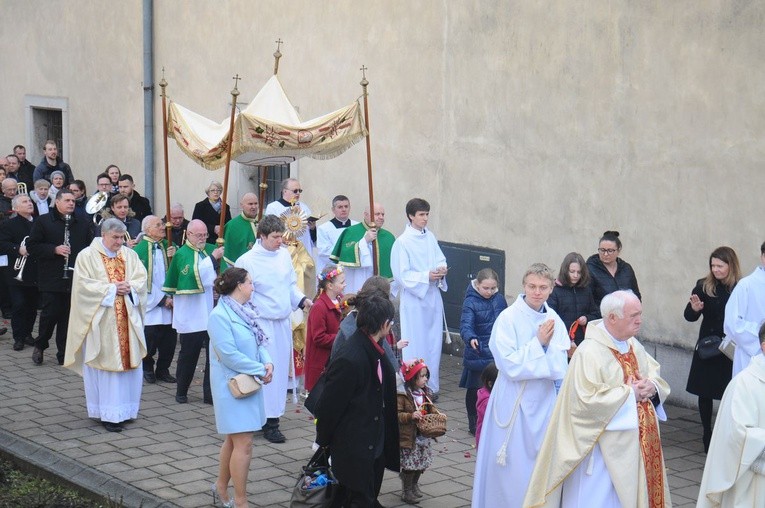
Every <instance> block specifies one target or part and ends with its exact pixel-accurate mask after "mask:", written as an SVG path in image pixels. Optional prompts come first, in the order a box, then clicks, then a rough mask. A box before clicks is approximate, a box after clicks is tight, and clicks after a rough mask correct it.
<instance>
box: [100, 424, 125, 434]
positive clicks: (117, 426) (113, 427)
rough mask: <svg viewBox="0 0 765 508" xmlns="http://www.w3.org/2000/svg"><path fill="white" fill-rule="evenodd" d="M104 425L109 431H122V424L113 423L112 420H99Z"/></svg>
mask: <svg viewBox="0 0 765 508" xmlns="http://www.w3.org/2000/svg"><path fill="white" fill-rule="evenodd" d="M101 423H102V424H103V425H104V428H105V429H106V430H108V431H109V432H122V424H121V423H113V422H101Z"/></svg>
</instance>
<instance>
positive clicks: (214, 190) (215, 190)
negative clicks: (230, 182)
mask: <svg viewBox="0 0 765 508" xmlns="http://www.w3.org/2000/svg"><path fill="white" fill-rule="evenodd" d="M208 192H211V193H212V192H215V193H216V194H220V193H221V192H223V191H222V190H220V189H210V190H209V191H208Z"/></svg>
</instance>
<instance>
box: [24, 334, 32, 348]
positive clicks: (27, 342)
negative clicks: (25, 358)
mask: <svg viewBox="0 0 765 508" xmlns="http://www.w3.org/2000/svg"><path fill="white" fill-rule="evenodd" d="M24 344H26V345H27V346H34V345H35V339H34V338H33V337H32V336H31V335H27V337H26V338H25V339H24Z"/></svg>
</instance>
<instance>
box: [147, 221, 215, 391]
mask: <svg viewBox="0 0 765 508" xmlns="http://www.w3.org/2000/svg"><path fill="white" fill-rule="evenodd" d="M207 238H208V233H207V226H205V223H204V222H202V221H201V220H198V219H194V220H192V221H191V222H189V227H188V229H187V230H186V239H187V242H186V244H184V245H183V246H182V247H181V248H179V249H178V251H177V252H176V253H175V256H173V260H172V261H171V262H170V267H169V268H168V269H167V276H166V277H165V283H164V285H163V286H162V291H163V292H165V293H168V294H171V295H174V297H173V309H174V310H173V328H175V329H176V330H177V331H178V333H179V334H180V341H181V350H180V351H179V352H178V363H177V364H176V370H175V377H176V379H177V385H176V395H175V401H176V402H178V403H179V404H186V403H187V402H188V401H189V400H188V390H189V386H191V381H192V380H193V379H194V371H195V370H196V368H197V361H198V360H199V353H200V351H201V350H202V348H205V375H204V381H203V383H202V395H203V400H204V402H205V404H212V403H213V400H212V392H211V391H210V349H209V342H210V339H209V337H208V335H207V320H208V318H209V316H210V312H212V309H213V282H214V281H215V277H216V268H217V265H218V263H219V261H220V259H221V258H222V257H223V247H218V248H217V249H216V248H215V246H213V245H211V244H209V243H207Z"/></svg>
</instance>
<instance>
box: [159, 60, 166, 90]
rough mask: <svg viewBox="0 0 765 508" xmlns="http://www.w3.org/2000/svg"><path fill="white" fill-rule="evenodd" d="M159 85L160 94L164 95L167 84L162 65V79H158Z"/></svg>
mask: <svg viewBox="0 0 765 508" xmlns="http://www.w3.org/2000/svg"><path fill="white" fill-rule="evenodd" d="M159 86H160V87H161V88H162V96H163V97H164V96H165V87H166V86H167V81H165V68H164V67H162V79H160V80H159Z"/></svg>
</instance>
